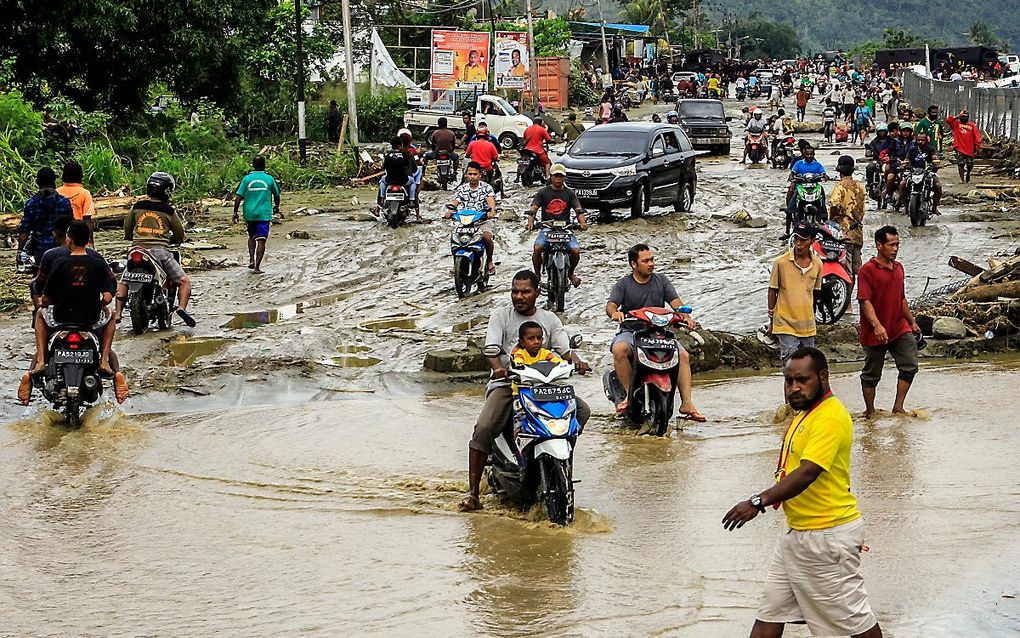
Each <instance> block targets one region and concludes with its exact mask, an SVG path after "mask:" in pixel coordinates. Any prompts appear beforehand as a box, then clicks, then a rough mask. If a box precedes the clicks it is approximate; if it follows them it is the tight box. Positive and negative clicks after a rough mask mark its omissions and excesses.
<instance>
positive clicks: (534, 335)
mask: <svg viewBox="0 0 1020 638" xmlns="http://www.w3.org/2000/svg"><path fill="white" fill-rule="evenodd" d="M544 336H545V333H544V332H543V331H542V326H541V325H540V324H539V323H538V322H537V321H525V322H524V323H522V324H521V327H520V328H518V329H517V347H515V348H514V349H513V350H512V351H511V352H510V358H511V359H513V362H514V363H517V364H522V365H526V366H529V365H531V364H533V363H538V362H539V361H551V362H552V363H562V362H563V359H561V358H560V357H559V355H557V354H556V353H555V352H553V351H552V350H547V349H546V348H543V347H542V345H543V342H544Z"/></svg>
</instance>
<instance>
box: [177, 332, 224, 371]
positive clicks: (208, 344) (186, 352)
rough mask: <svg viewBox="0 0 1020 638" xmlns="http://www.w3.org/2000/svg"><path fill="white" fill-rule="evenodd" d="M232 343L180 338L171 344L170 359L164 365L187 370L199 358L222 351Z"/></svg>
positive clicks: (211, 339)
mask: <svg viewBox="0 0 1020 638" xmlns="http://www.w3.org/2000/svg"><path fill="white" fill-rule="evenodd" d="M230 341H231V340H230V339H213V338H194V339H189V338H187V337H184V336H181V337H178V339H177V341H174V342H173V343H171V344H170V357H169V358H168V359H167V360H166V361H164V362H163V365H165V366H175V367H178V368H186V367H188V366H190V365H191V364H193V363H195V360H196V359H198V358H199V357H203V356H206V355H210V354H212V353H214V352H216V351H218V350H220V349H222V348H223V347H224V346H226V345H227V344H228V343H230Z"/></svg>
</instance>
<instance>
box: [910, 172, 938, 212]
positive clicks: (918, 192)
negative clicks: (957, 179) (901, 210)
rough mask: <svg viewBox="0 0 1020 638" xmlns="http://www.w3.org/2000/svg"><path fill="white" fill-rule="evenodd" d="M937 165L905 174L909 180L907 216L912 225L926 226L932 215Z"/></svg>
mask: <svg viewBox="0 0 1020 638" xmlns="http://www.w3.org/2000/svg"><path fill="white" fill-rule="evenodd" d="M937 170H938V168H937V167H931V166H929V167H927V168H925V169H924V170H918V169H913V170H912V171H911V172H910V173H908V174H906V175H904V176H903V179H905V180H907V216H909V217H910V225H911V226H914V227H917V226H924V225H926V224H927V223H928V220H929V219H931V216H932V212H931V209H932V202H933V200H932V193H933V191H934V183H935V171H937Z"/></svg>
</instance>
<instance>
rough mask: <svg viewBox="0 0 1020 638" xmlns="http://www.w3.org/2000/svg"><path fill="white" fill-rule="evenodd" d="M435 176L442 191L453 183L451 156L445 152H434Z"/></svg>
mask: <svg viewBox="0 0 1020 638" xmlns="http://www.w3.org/2000/svg"><path fill="white" fill-rule="evenodd" d="M436 176H437V178H438V179H439V188H441V189H443V190H444V191H445V190H446V187H447V186H449V185H450V184H451V183H453V156H452V155H450V154H449V153H447V152H446V151H436Z"/></svg>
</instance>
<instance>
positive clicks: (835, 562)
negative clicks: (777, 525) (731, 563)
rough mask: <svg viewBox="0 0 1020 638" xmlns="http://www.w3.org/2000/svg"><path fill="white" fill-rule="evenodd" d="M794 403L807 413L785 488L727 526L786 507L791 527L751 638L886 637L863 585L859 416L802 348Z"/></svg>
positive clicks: (744, 505)
mask: <svg viewBox="0 0 1020 638" xmlns="http://www.w3.org/2000/svg"><path fill="white" fill-rule="evenodd" d="M784 375H785V377H786V399H787V401H789V403H790V405H791V406H792V407H793V408H794V409H795V410H797V411H798V413H797V414H796V415H795V416H794V419H793V422H792V423H791V424H790V427H789V428H788V429H787V431H786V434H785V436H784V437H783V446H782V448H781V450H780V454H779V461H778V463H777V464H776V481H777V482H776V484H775V485H773V486H772V487H770V488H769V489H767V490H765V491H763V492H761V493H760V494H755V495H753V496H751V498H749V499H748V500H746V501H742V502H740V503H737V504H736V505H734V506H733V508H732V509H730V511H729V512H727V513H726V516H725V517H723V527H725V528H726V529H728V530H730V531H733V530H734V529H736V528H739V527H743V526H744V523H746V522H748V521H750V520H751V519H753V518H754V517H756V516H757V515H758V514H759V513H765V512H766V511H767V510H766V508H767V507H768V506H769V505H772V506H773V508H778V507H779V505H780V504H782V507H783V512H784V513H785V514H786V523H787V527H788V528H789V529H788V530H787V532H786V533H785V534H783V536H782V537H781V538H780V540H779V543H778V544H777V545H776V549H775V551H774V552H773V554H772V561H771V563H770V565H769V569H768V574H767V575H766V577H765V593H764V596H763V597H762V602H761V606H760V607H759V609H758V615H757V618H756V620H755V622H754V627H753V628H752V629H751V638H778V637H780V636H782V635H783V628H784V626H785V624H786V623H800V622H803V623H806V624H807V626H808V629H809V630H810V631H811V635H813V636H848V635H849V636H855V637H858V636H859V637H862V638H881V636H882V629H881V627H879V625H878V621H877V620H876V619H875V614H874V613H873V612H872V611H871V604H870V603H869V602H868V594H867V592H866V591H865V590H864V578H863V577H862V576H861V573H860V567H861V551H862V549H863V546H864V522H863V521H862V520H861V513H860V512H859V511H858V510H857V499H856V498H855V497H854V495H853V494H852V493H851V492H850V449H851V448H852V447H853V440H854V430H853V422H852V421H851V419H850V413H849V412H847V409H846V407H845V406H844V405H843V404H842V403H841V402H840V400H839V399H837V398H836V397H835V396H833V394H832V391H831V390H830V389H829V364H828V362H827V361H826V360H825V355H824V354H822V352H821V351H820V350H817V349H815V348H800V349H799V350H797V351H796V352H794V353H793V354H792V355H790V358H789V360H788V361H787V363H786V366H785V368H784Z"/></svg>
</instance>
